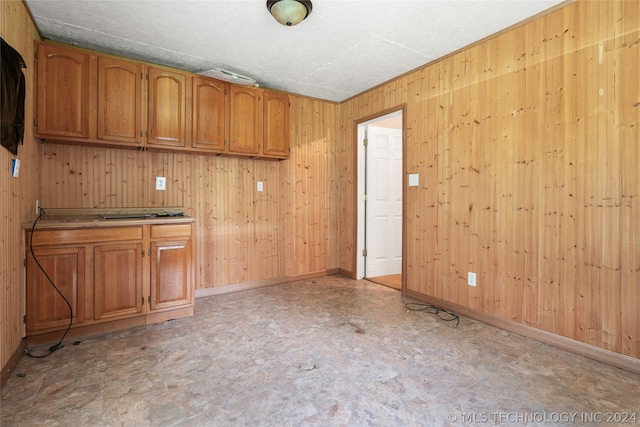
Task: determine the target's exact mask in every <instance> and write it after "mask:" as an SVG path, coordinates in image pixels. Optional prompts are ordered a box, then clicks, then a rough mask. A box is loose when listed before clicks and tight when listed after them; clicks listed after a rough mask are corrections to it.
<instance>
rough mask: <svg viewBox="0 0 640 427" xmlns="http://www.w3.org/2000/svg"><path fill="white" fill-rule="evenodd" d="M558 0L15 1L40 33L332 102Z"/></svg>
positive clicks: (96, 48)
mask: <svg viewBox="0 0 640 427" xmlns="http://www.w3.org/2000/svg"><path fill="white" fill-rule="evenodd" d="M562 2H563V0H422V1H414V0H383V1H364V0H314V1H313V11H312V13H311V15H309V17H308V18H307V19H306V20H304V21H302V22H301V23H300V24H298V25H296V26H293V27H285V26H282V25H280V24H279V23H278V22H276V20H275V19H273V17H271V15H269V12H268V11H267V8H266V2H265V1H263V0H208V1H207V0H180V1H174V0H156V1H147V0H25V3H26V4H27V6H28V7H29V9H30V10H31V13H32V15H33V18H34V19H35V22H36V25H37V27H38V28H39V30H40V32H41V34H42V35H43V37H45V38H47V39H51V40H55V41H60V42H65V43H69V44H74V45H77V46H82V47H87V48H91V49H95V50H99V51H104V52H109V53H114V54H118V55H122V56H126V57H129V58H135V59H140V60H144V61H148V62H152V63H156V64H162V65H167V66H171V67H176V68H180V69H183V70H188V71H192V72H199V71H204V70H209V69H211V68H217V67H219V68H224V69H227V70H230V71H233V72H236V73H239V74H242V75H245V76H249V77H252V78H254V79H256V80H257V81H258V83H259V84H260V85H261V86H263V87H269V88H273V89H278V90H284V91H288V92H292V93H297V94H301V95H307V96H312V97H316V98H321V99H327V100H332V101H342V100H344V99H347V98H349V97H351V96H353V95H356V94H358V93H361V92H363V91H365V90H367V89H369V88H371V87H374V86H376V85H378V84H380V83H383V82H385V81H387V80H390V79H392V78H394V77H396V76H398V75H400V74H403V73H405V72H407V71H410V70H413V69H415V68H417V67H420V66H422V65H424V64H427V63H429V62H431V61H433V60H434V59H437V58H439V57H442V56H444V55H446V54H448V53H450V52H453V51H456V50H458V49H460V48H462V47H464V46H467V45H469V44H471V43H473V42H475V41H477V40H480V39H482V38H485V37H487V36H489V35H491V34H494V33H496V32H498V31H500V30H502V29H504V28H507V27H509V26H511V25H513V24H516V23H518V22H520V21H522V20H524V19H526V18H528V17H530V16H532V15H536V14H538V13H540V12H542V11H544V10H546V9H548V8H551V7H553V6H555V5H557V4H558V3H562Z"/></svg>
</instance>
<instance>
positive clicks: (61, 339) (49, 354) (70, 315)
mask: <svg viewBox="0 0 640 427" xmlns="http://www.w3.org/2000/svg"><path fill="white" fill-rule="evenodd" d="M43 214H44V209H42V208H40V213H39V214H38V217H37V218H36V220H35V221H33V227H31V236H29V249H30V250H31V256H32V257H33V260H34V261H35V262H36V265H37V266H38V268H40V271H42V273H43V274H44V276H45V277H46V278H47V280H48V281H49V283H50V284H51V286H53V289H55V290H56V292H57V293H58V295H60V297H61V298H62V299H63V300H64V302H66V303H67V306H68V307H69V326H67V329H66V330H65V331H64V334H62V338H60V341H58V343H57V344H54V345H52V346H51V347H49V353H47V354H43V355H40V356H36V355H34V354H31V353H29V350H28V349H25V350H24V353H25V354H26V355H27V356H29V357H33V358H36V359H42V358H43V357H47V356H51V354H53V352H54V351H56V350H58V349H59V348H62V347H63V345H62V341H63V340H64V337H66V336H67V332H69V329H71V324H72V323H73V308H72V307H71V303H69V300H68V299H67V298H65V296H64V295H63V294H62V292H60V289H58V287H57V286H56V284H55V283H54V282H53V280H52V279H51V277H49V275H48V274H47V272H46V271H45V270H44V268H42V265H40V261H38V258H36V254H35V253H34V252H33V232H34V231H35V229H36V224H37V223H38V221H39V220H40V219H41V218H42V215H43Z"/></svg>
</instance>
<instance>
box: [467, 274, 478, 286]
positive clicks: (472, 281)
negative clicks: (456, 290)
mask: <svg viewBox="0 0 640 427" xmlns="http://www.w3.org/2000/svg"><path fill="white" fill-rule="evenodd" d="M467 284H468V285H469V286H475V285H476V273H472V272H469V273H467Z"/></svg>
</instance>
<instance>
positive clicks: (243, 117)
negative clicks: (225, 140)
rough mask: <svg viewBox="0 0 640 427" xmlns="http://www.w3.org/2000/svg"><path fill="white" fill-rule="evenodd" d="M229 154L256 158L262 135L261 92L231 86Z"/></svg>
mask: <svg viewBox="0 0 640 427" xmlns="http://www.w3.org/2000/svg"><path fill="white" fill-rule="evenodd" d="M230 92H231V95H230V102H229V105H230V108H229V152H230V153H236V154H249V155H255V156H257V155H258V154H259V153H260V137H261V135H262V129H261V125H262V114H261V112H262V109H261V107H262V90H260V89H255V88H250V87H245V86H231V90H230Z"/></svg>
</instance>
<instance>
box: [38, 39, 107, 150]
mask: <svg viewBox="0 0 640 427" xmlns="http://www.w3.org/2000/svg"><path fill="white" fill-rule="evenodd" d="M37 57H38V59H37V67H38V90H37V103H36V105H37V111H36V114H37V116H36V133H37V134H38V135H46V136H53V137H65V138H85V139H86V138H89V137H90V136H91V132H92V130H94V129H92V128H95V120H93V117H94V114H95V56H93V57H92V55H91V54H89V53H88V52H84V51H80V50H78V49H73V48H65V47H60V46H57V45H49V44H42V43H41V44H39V45H38V48H37Z"/></svg>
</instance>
